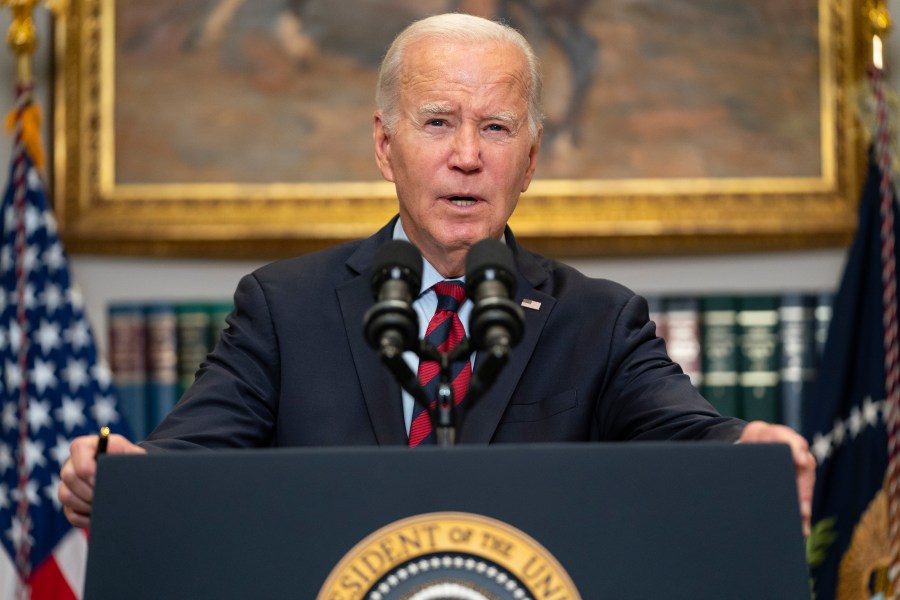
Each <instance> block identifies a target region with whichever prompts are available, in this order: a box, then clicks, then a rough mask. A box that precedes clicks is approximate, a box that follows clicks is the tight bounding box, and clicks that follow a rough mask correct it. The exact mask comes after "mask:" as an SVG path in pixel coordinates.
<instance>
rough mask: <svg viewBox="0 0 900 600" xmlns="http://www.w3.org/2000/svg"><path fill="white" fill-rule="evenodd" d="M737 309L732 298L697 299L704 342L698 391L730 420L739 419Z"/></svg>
mask: <svg viewBox="0 0 900 600" xmlns="http://www.w3.org/2000/svg"><path fill="white" fill-rule="evenodd" d="M737 306H738V299H737V297H735V296H725V295H715V296H706V297H704V298H702V299H701V300H700V314H701V319H702V334H701V338H702V341H703V342H702V343H703V346H702V357H703V358H702V368H703V384H702V386H701V387H700V391H701V393H702V394H703V396H704V397H705V398H706V399H707V400H709V402H710V404H712V405H713V406H714V407H715V409H716V410H718V411H719V413H720V414H723V415H727V416H731V417H741V410H740V406H739V403H738V369H739V365H738V327H737Z"/></svg>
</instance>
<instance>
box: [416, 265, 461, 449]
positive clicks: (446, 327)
mask: <svg viewBox="0 0 900 600" xmlns="http://www.w3.org/2000/svg"><path fill="white" fill-rule="evenodd" d="M431 289H433V290H434V291H435V292H436V293H437V298H438V304H437V310H436V311H435V313H434V316H433V317H431V321H430V322H429V323H428V329H427V330H426V331H425V340H426V341H428V342H430V343H431V344H433V345H434V347H435V348H437V349H438V350H440V351H441V352H449V351H450V350H452V349H453V348H455V347H456V346H457V345H458V344H459V343H460V342H461V341H463V339H465V337H466V330H465V329H464V328H463V324H462V321H460V320H459V307H460V306H462V305H463V302H465V301H466V289H465V287H463V285H462V283H461V282H459V281H442V282H440V283H436V284H434V286H433V287H432V288H431ZM450 367H451V368H450V381H451V383H450V387H451V388H453V403H454V404H459V402H460V401H461V400H462V399H463V398H464V397H465V395H466V390H468V389H469V380H470V379H471V378H472V365H471V364H470V363H469V358H468V357H463V358H462V359H461V360H458V361H454V362H453V363H451V365H450ZM418 374H419V382H420V383H421V384H422V387H424V388H425V393H426V395H427V396H428V398H431V399H432V401H431V406H432V408H434V406H435V405H436V403H437V401H436V400H434V398H437V389H438V384H439V383H440V380H441V368H440V365H439V364H438V363H437V362H436V361H433V360H423V361H420V362H419V373H418ZM434 443H435V436H434V432H433V431H432V430H431V420H430V419H429V418H428V413H427V412H425V410H423V408H422V406H421V405H420V404H419V403H418V402H417V403H416V404H415V406H414V408H413V418H412V424H411V425H410V427H409V445H410V446H418V445H419V444H434Z"/></svg>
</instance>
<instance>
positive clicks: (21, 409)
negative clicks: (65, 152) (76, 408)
mask: <svg viewBox="0 0 900 600" xmlns="http://www.w3.org/2000/svg"><path fill="white" fill-rule="evenodd" d="M37 4H38V0H0V6H6V7H8V8H9V9H10V11H11V12H12V22H11V23H10V26H9V31H8V32H7V38H6V40H7V44H8V46H9V48H10V50H12V52H13V54H14V55H15V57H16V102H15V106H14V107H13V109H12V110H11V111H10V113H9V114H8V116H7V119H6V129H7V133H9V132H12V133H13V139H14V146H13V175H12V178H13V188H14V202H13V207H14V214H15V223H16V224H15V228H16V236H15V248H16V264H15V268H16V303H17V314H16V321H17V323H18V325H19V331H20V332H21V337H20V344H19V348H18V352H17V354H18V357H17V358H18V360H17V363H18V368H19V373H20V374H21V376H20V381H19V390H18V396H19V397H18V416H19V419H18V421H19V423H18V425H19V440H18V442H19V444H18V457H17V458H18V460H17V469H18V478H17V479H18V486H17V487H18V489H17V492H18V503H17V506H16V519H15V520H16V528H17V530H18V533H17V535H16V538H17V539H16V540H15V549H16V557H15V566H16V571H17V573H18V577H19V581H18V582H17V583H18V585H17V586H16V594H17V596H18V597H19V598H20V599H23V600H25V599H27V598H29V597H30V589H29V587H30V586H29V583H28V582H29V579H30V577H31V573H32V564H31V563H32V561H31V550H32V540H33V538H32V529H33V523H32V521H31V517H30V514H29V500H28V495H27V486H28V482H29V479H30V468H29V465H28V460H27V454H28V452H27V444H28V440H29V430H28V425H29V424H28V404H29V402H28V378H27V377H26V376H25V374H26V373H27V372H28V370H27V366H28V352H29V344H28V340H29V332H28V315H27V306H26V304H27V303H26V290H27V283H28V270H27V268H26V265H25V264H24V261H25V255H26V253H25V246H26V242H27V239H26V238H27V231H26V225H25V213H26V206H25V204H26V194H27V183H26V177H27V173H26V172H25V170H26V160H25V155H26V153H27V154H28V155H29V156H30V158H31V160H32V162H33V164H34V165H35V167H36V168H37V169H40V168H41V167H42V166H43V160H44V152H43V146H42V144H41V115H40V109H39V107H38V106H37V105H36V104H35V103H34V101H33V95H32V92H33V89H34V82H33V70H32V66H31V65H32V57H33V56H34V51H35V49H36V48H37V44H38V36H37V30H36V28H35V25H34V17H33V13H34V9H35V7H36V6H37ZM50 8H51V9H53V10H54V12H57V11H60V10H61V8H62V5H61V4H60V3H58V2H57V3H55V4H54V5H53V6H51V7H50Z"/></svg>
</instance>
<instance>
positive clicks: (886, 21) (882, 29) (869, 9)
mask: <svg viewBox="0 0 900 600" xmlns="http://www.w3.org/2000/svg"><path fill="white" fill-rule="evenodd" d="M865 17H866V19H867V23H866V25H867V26H868V29H869V31H870V32H871V34H872V64H873V65H874V66H875V68H877V69H884V40H885V39H887V35H888V33H889V32H890V30H891V13H890V11H889V10H888V8H887V4H886V3H885V0H866V3H865Z"/></svg>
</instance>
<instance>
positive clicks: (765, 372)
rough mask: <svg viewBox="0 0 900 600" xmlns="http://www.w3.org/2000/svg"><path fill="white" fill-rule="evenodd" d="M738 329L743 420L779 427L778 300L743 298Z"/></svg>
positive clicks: (768, 296)
mask: <svg viewBox="0 0 900 600" xmlns="http://www.w3.org/2000/svg"><path fill="white" fill-rule="evenodd" d="M737 325H738V340H739V343H738V349H739V352H738V367H739V375H738V391H739V398H740V411H741V416H742V417H743V418H744V419H746V420H748V421H755V420H763V421H768V422H769V423H779V422H781V403H780V401H779V388H778V383H779V379H780V378H779V343H778V297H777V296H774V295H759V296H744V297H742V298H741V299H740V301H739V302H738V313H737Z"/></svg>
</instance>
